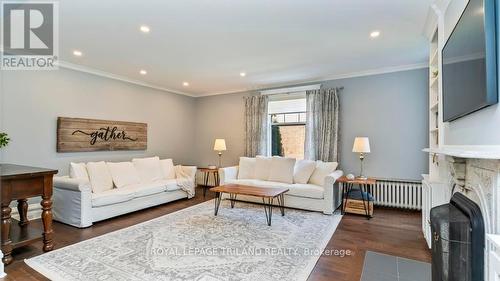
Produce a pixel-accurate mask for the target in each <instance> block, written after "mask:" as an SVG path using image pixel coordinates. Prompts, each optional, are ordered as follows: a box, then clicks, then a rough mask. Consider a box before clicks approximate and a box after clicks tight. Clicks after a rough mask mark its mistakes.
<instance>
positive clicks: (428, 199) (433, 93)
mask: <svg viewBox="0 0 500 281" xmlns="http://www.w3.org/2000/svg"><path fill="white" fill-rule="evenodd" d="M438 34H439V33H438V28H437V27H436V29H435V30H434V33H433V34H432V36H431V40H430V44H429V110H428V114H429V148H427V149H425V151H426V152H428V153H429V173H428V174H425V175H422V177H423V180H422V231H423V233H424V237H425V240H426V241H427V244H428V246H429V248H430V247H431V244H432V234H431V227H430V210H431V209H432V208H433V207H435V206H438V205H441V204H445V203H447V202H448V200H449V199H448V197H447V196H446V192H445V191H446V183H443V182H442V178H443V177H442V175H444V172H441V171H443V170H445V167H444V166H445V161H444V157H443V156H442V155H440V154H439V153H434V151H439V150H440V149H441V147H442V146H443V140H444V138H443V133H444V129H443V127H444V125H443V124H444V123H443V121H442V120H443V118H442V108H443V103H442V94H441V88H442V86H441V85H442V82H441V77H442V76H441V52H440V47H439V40H438Z"/></svg>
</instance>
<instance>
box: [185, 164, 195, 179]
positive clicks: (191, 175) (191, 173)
mask: <svg viewBox="0 0 500 281" xmlns="http://www.w3.org/2000/svg"><path fill="white" fill-rule="evenodd" d="M181 169H182V171H183V172H184V173H185V174H187V175H189V178H190V179H193V180H194V179H195V177H196V171H197V170H198V167H196V166H181Z"/></svg>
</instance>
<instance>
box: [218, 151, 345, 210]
mask: <svg viewBox="0 0 500 281" xmlns="http://www.w3.org/2000/svg"><path fill="white" fill-rule="evenodd" d="M259 158H267V159H269V158H270V157H259V156H258V157H257V158H247V157H241V158H240V165H239V166H233V167H227V168H221V169H219V175H220V184H221V185H225V184H242V185H250V186H259V187H269V188H272V187H285V188H288V189H289V191H288V192H287V193H285V207H291V208H297V209H304V210H310V211H318V212H323V213H324V214H328V215H331V214H333V212H334V211H335V210H336V209H337V208H338V207H339V206H340V204H341V197H342V195H341V194H342V193H341V190H340V189H339V188H338V184H336V181H337V179H338V178H340V177H341V176H342V175H343V172H342V171H341V170H336V168H333V169H330V171H329V172H328V173H325V170H324V169H323V171H322V172H323V173H318V171H317V169H320V168H321V167H320V166H322V165H323V166H325V165H329V166H330V168H332V167H337V165H338V164H337V163H334V162H332V163H323V162H321V161H318V162H316V167H312V169H313V170H314V171H313V172H312V173H311V172H310V170H309V172H308V171H304V169H303V171H300V166H301V165H300V164H299V163H305V162H306V161H307V160H299V161H295V159H293V161H292V162H293V163H294V166H293V168H291V169H292V171H290V167H289V166H290V165H291V163H292V162H289V164H288V168H286V167H285V168H284V169H280V168H276V167H271V166H268V167H259V165H265V164H262V163H263V161H258V160H259ZM252 159H253V160H252ZM272 159H276V157H273V158H272ZM271 161H272V160H271ZM245 162H247V163H245ZM249 162H255V163H254V164H249ZM309 162H313V161H309ZM313 163H314V162H313ZM332 164H333V165H332ZM242 165H243V166H244V171H242V168H241V167H242ZM252 165H254V167H253V168H252V167H251V166H252ZM309 165H314V164H310V163H309ZM259 170H260V172H259ZM266 170H267V171H269V175H268V176H267V178H266V175H265V174H264V175H262V173H263V172H265V171H266ZM276 170H278V172H277V173H279V174H281V175H273V173H275V174H276V172H275V171H276ZM285 170H287V171H285ZM290 172H291V173H292V175H293V176H292V177H293V179H292V180H291V179H290ZM304 172H305V174H304ZM259 173H261V175H258V174H259ZM300 173H302V175H301V177H302V179H301V180H298V179H297V178H298V176H297V175H298V174H300ZM283 174H288V176H284V175H283ZM308 175H309V176H308ZM313 175H314V176H313ZM313 177H314V179H313ZM228 197H229V195H228V194H223V198H228ZM237 200H242V201H248V202H256V203H262V199H261V198H257V197H253V196H245V195H238V197H237ZM274 204H275V205H277V202H276V201H275V202H274Z"/></svg>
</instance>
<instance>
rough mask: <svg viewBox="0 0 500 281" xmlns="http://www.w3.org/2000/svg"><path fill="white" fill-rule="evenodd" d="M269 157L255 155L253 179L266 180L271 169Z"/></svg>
mask: <svg viewBox="0 0 500 281" xmlns="http://www.w3.org/2000/svg"><path fill="white" fill-rule="evenodd" d="M271 161H272V158H271V157H265V156H257V157H256V158H255V179H258V180H268V179H269V171H270V169H271Z"/></svg>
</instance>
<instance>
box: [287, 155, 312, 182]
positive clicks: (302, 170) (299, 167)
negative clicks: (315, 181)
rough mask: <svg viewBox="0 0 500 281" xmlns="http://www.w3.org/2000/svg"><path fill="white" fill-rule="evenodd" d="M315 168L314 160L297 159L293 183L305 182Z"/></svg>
mask: <svg viewBox="0 0 500 281" xmlns="http://www.w3.org/2000/svg"><path fill="white" fill-rule="evenodd" d="M314 169H316V162H315V161H312V160H298V161H297V163H296V164H295V168H294V171H293V181H294V182H295V183H302V184H306V183H307V182H308V181H309V178H311V175H312V174H313V173H314Z"/></svg>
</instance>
